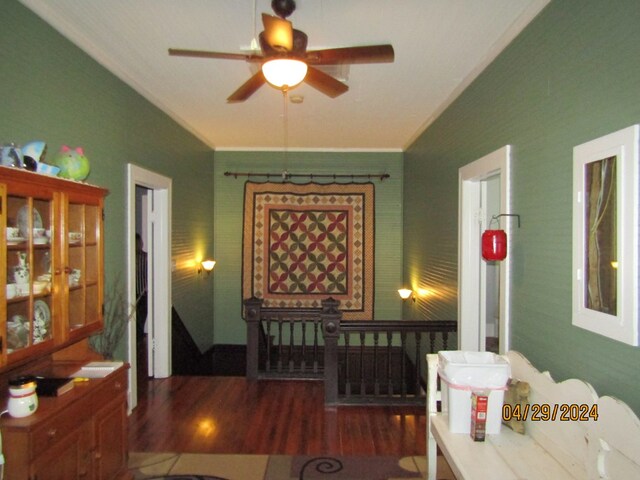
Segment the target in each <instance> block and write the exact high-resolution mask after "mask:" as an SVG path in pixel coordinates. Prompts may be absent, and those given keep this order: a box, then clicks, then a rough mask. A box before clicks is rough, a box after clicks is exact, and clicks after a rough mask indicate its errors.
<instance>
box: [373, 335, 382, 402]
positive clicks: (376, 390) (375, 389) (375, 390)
mask: <svg viewBox="0 0 640 480" xmlns="http://www.w3.org/2000/svg"><path fill="white" fill-rule="evenodd" d="M379 338H380V332H374V333H373V394H374V395H375V396H376V397H377V396H378V395H380V379H379V378H378V340H379Z"/></svg>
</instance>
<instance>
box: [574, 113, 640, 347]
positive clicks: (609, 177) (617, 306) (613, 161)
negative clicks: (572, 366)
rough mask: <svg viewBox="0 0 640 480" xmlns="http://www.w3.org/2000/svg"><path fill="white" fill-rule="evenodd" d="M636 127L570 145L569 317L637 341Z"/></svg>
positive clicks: (597, 330) (602, 332)
mask: <svg viewBox="0 0 640 480" xmlns="http://www.w3.org/2000/svg"><path fill="white" fill-rule="evenodd" d="M638 132H639V126H638V125H634V126H633V127H629V128H626V129H624V130H620V131H618V132H615V133H611V134H609V135H606V136H604V137H601V138H598V139H595V140H592V141H589V142H587V143H583V144H582V145H578V146H576V147H574V149H573V194H574V196H573V308H572V322H573V325H576V326H578V327H581V328H585V329H587V330H590V331H592V332H594V333H598V334H600V335H605V336H607V337H609V338H612V339H614V340H618V341H620V342H624V343H628V344H630V345H634V346H638V300H637V299H638V169H639V166H638V138H639V136H638Z"/></svg>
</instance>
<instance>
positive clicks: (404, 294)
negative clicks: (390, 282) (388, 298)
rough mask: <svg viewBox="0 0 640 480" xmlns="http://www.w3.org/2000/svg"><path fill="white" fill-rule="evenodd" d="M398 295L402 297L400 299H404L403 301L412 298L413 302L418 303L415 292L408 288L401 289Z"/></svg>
mask: <svg viewBox="0 0 640 480" xmlns="http://www.w3.org/2000/svg"><path fill="white" fill-rule="evenodd" d="M398 294H399V295H400V298H402V300H406V299H408V298H409V297H411V300H413V301H414V302H415V301H416V296H415V295H414V293H413V290H409V289H408V288H401V289H400V290H398Z"/></svg>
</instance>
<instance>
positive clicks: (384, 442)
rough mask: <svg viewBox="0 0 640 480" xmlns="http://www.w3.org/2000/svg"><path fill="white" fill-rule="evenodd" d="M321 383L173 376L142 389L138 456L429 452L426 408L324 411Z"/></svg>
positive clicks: (133, 424) (135, 437)
mask: <svg viewBox="0 0 640 480" xmlns="http://www.w3.org/2000/svg"><path fill="white" fill-rule="evenodd" d="M323 399H324V391H323V385H322V383H321V382H312V381H260V382H248V381H247V380H246V379H245V378H244V377H216V376H206V377H205V376H201V377H198V376H174V377H170V378H167V379H154V380H149V381H148V383H146V388H142V389H141V390H140V397H139V400H138V406H137V407H136V408H135V409H134V411H133V413H132V414H131V416H130V420H129V438H130V440H129V449H130V450H131V451H137V452H145V451H146V452H188V453H236V454H273V455H278V454H280V455H322V454H327V455H398V456H410V455H420V456H422V455H425V451H426V450H425V412H424V408H421V407H399V408H392V407H338V408H333V409H325V407H324V400H323Z"/></svg>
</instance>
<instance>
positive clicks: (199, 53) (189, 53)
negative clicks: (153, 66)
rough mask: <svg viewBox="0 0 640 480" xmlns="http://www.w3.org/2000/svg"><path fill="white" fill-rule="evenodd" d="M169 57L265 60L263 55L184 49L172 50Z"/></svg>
mask: <svg viewBox="0 0 640 480" xmlns="http://www.w3.org/2000/svg"><path fill="white" fill-rule="evenodd" d="M169 55H173V56H175V57H196V58H221V59H225V60H246V61H247V62H260V61H262V60H263V59H264V58H263V57H262V56H261V55H248V54H244V53H224V52H209V51H203V50H185V49H182V48H170V49H169Z"/></svg>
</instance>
